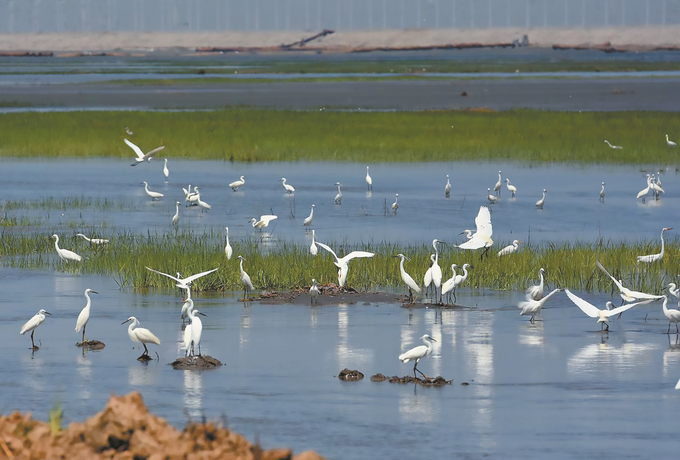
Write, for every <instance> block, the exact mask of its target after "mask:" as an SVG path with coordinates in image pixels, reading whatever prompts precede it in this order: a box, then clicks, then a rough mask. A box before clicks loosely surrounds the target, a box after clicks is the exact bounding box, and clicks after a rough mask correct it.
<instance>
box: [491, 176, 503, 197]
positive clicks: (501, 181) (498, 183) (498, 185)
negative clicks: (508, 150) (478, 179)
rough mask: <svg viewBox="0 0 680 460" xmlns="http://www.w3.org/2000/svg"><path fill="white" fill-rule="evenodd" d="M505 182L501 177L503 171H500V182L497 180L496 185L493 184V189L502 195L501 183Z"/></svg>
mask: <svg viewBox="0 0 680 460" xmlns="http://www.w3.org/2000/svg"><path fill="white" fill-rule="evenodd" d="M502 184H503V180H502V179H501V172H500V171H498V182H496V185H494V186H493V191H494V192H496V195H498V196H501V185H502Z"/></svg>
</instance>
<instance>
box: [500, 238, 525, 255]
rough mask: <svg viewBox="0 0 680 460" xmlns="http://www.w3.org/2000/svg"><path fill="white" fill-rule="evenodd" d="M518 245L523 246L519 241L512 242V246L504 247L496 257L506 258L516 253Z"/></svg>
mask: <svg viewBox="0 0 680 460" xmlns="http://www.w3.org/2000/svg"><path fill="white" fill-rule="evenodd" d="M518 244H523V243H522V242H521V241H519V240H512V244H510V245H508V246H506V247H504V248H503V249H501V250H500V251H498V257H501V256H507V255H508V254H512V253H513V252H515V251H517V245H518Z"/></svg>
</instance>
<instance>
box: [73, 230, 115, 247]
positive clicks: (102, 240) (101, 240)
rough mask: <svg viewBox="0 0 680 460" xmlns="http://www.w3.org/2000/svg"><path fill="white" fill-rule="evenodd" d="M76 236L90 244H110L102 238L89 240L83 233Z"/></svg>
mask: <svg viewBox="0 0 680 460" xmlns="http://www.w3.org/2000/svg"><path fill="white" fill-rule="evenodd" d="M76 236H79V237H81V238H82V239H84V240H85V241H87V242H88V243H90V244H97V245H99V244H108V242H109V240H105V239H102V238H88V237H87V236H85V235H83V234H82V233H77V234H76Z"/></svg>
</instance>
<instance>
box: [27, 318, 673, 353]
mask: <svg viewBox="0 0 680 460" xmlns="http://www.w3.org/2000/svg"><path fill="white" fill-rule="evenodd" d="M668 327H669V329H670V327H671V323H668ZM33 334H35V329H33V330H32V331H31V345H32V347H31V348H35V342H34V341H33Z"/></svg>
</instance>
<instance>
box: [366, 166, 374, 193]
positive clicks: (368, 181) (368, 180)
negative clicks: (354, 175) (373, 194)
mask: <svg viewBox="0 0 680 460" xmlns="http://www.w3.org/2000/svg"><path fill="white" fill-rule="evenodd" d="M366 185H367V186H368V188H369V190H370V189H372V188H373V178H372V177H371V175H370V174H369V173H368V166H366Z"/></svg>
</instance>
